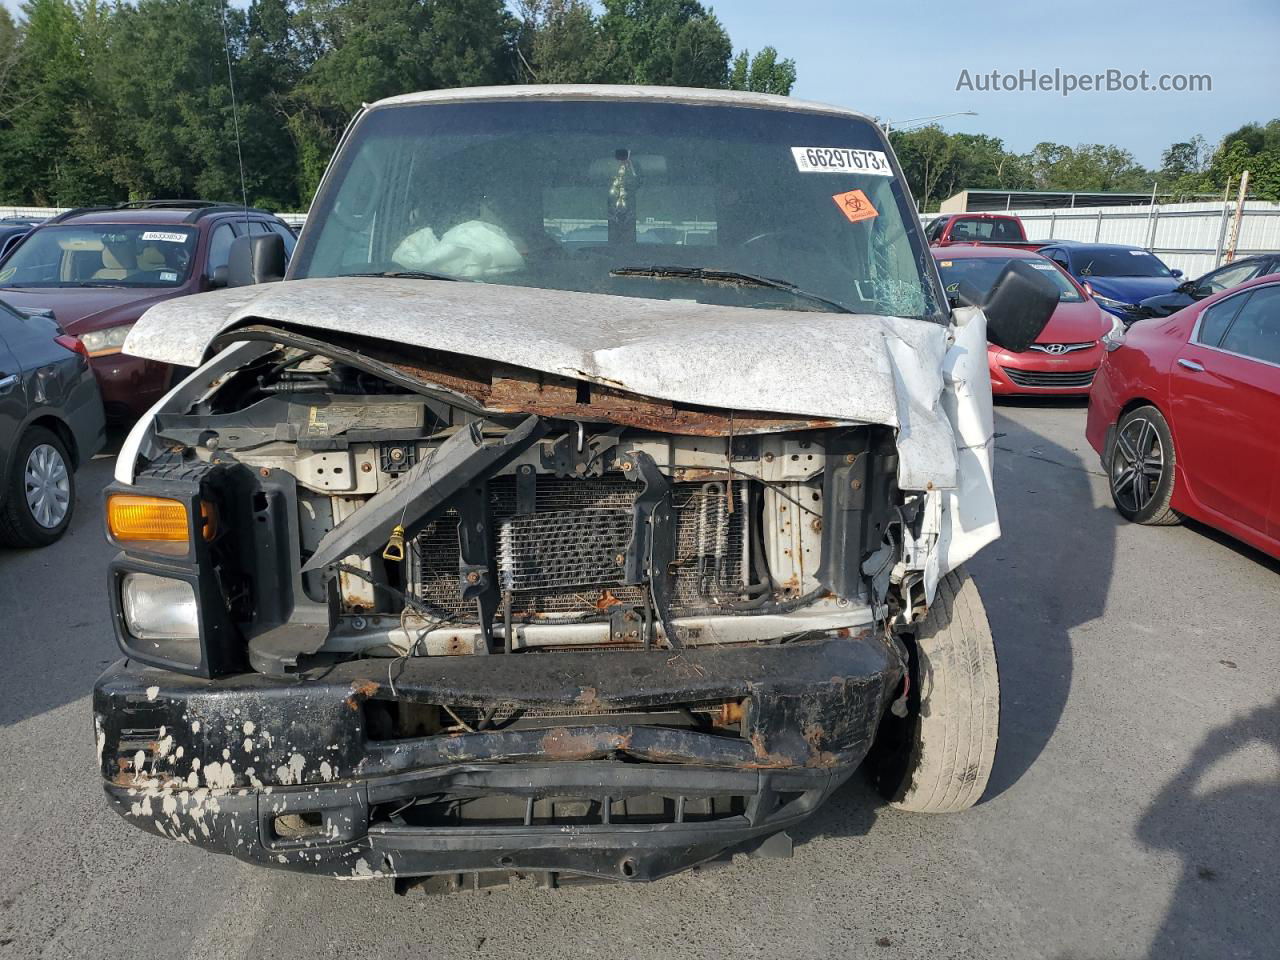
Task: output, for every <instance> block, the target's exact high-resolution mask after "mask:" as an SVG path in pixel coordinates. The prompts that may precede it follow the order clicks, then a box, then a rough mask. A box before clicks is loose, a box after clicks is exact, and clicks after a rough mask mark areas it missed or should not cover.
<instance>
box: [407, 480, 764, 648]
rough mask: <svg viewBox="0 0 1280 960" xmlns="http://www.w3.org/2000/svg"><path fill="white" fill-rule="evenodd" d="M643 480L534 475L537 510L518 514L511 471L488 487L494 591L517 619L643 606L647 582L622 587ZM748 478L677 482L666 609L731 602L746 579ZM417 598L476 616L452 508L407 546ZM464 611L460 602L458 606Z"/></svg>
mask: <svg viewBox="0 0 1280 960" xmlns="http://www.w3.org/2000/svg"><path fill="white" fill-rule="evenodd" d="M640 490H641V486H640V484H638V483H632V482H630V481H628V480H626V479H623V478H620V477H617V478H615V477H599V478H587V479H583V480H572V479H561V478H557V477H553V476H547V475H539V476H538V478H537V483H536V487H535V497H534V509H533V512H531V513H525V514H517V513H516V488H515V480H514V478H512V477H498V478H496V479H495V480H493V481H491V482H490V484H489V510H490V516H491V520H492V522H491V524H490V527H491V529H493V530H494V531H495V538H494V539H495V541H496V542H495V543H493V544H491V549H492V550H493V553H494V555H495V556H496V557H497V566H498V580H499V585H500V587H501V589H503V590H509V591H510V592H511V601H512V602H511V609H512V616H513V618H515V619H517V620H524V621H528V620H530V619H532V618H535V617H536V618H539V619H550V620H565V621H573V620H588V619H592V618H597V617H599V618H604V617H607V616H608V615H609V613H608V612H609V608H611V607H613V606H616V605H617V604H619V603H622V604H626V605H629V606H643V605H644V602H645V588H644V587H643V586H636V585H627V584H624V583H623V580H624V579H625V574H624V565H625V564H624V561H625V557H626V552H627V546H628V544H629V543H630V541H631V529H632V509H633V506H634V504H635V499H636V496H637V495H638V494H639V493H640ZM748 492H749V491H748V485H747V483H745V482H743V483H735V484H733V489H732V496H733V498H734V509H733V510H732V511H730V509H729V500H728V496H729V494H728V493H727V492H726V484H724V483H722V482H713V483H677V484H674V485H673V488H672V503H673V506H674V507H675V515H676V549H675V558H674V562H673V565H672V572H673V574H674V578H675V591H674V603H673V608H674V610H676V611H680V610H693V609H705V608H708V607H714V606H717V605H719V604H721V603H725V602H728V601H734V600H737V599H738V598H739V596H740V594H741V593H742V591H743V588H744V587H745V586H746V584H747V580H748V575H749V572H750V571H749V563H748V557H749V551H748V543H747V540H748V536H747V530H748V529H749V526H750V524H749V523H748V520H747V512H748V511H747V504H748V502H749V498H748ZM410 553H411V556H410V563H411V566H410V572H411V581H410V583H411V588H412V589H413V591H414V594H415V597H416V598H417V599H419V600H421V601H423V602H424V603H426V604H428V605H430V606H432V607H434V608H436V609H438V610H441V611H443V612H446V613H448V614H449V615H451V616H452V617H454V618H455V619H456V620H457V621H459V622H464V623H465V622H468V619H469V618H470V619H471V620H472V621H474V610H473V609H472V608H471V606H470V605H469V604H464V603H463V601H462V597H461V593H460V590H459V586H458V515H457V514H456V513H454V512H452V511H449V512H446V513H445V514H443V515H442V516H441V517H440V518H439V519H437V520H435V521H433V522H432V523H430V524H428V525H427V527H426V528H425V529H424V530H423V531H422V532H421V533H419V534H418V536H417V537H416V538H414V541H413V543H412V548H411V551H410ZM464 608H465V609H464Z"/></svg>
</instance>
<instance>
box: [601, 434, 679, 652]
mask: <svg viewBox="0 0 1280 960" xmlns="http://www.w3.org/2000/svg"><path fill="white" fill-rule="evenodd" d="M616 463H617V466H618V469H620V470H621V471H622V473H623V475H624V476H625V477H626V478H627V479H628V480H632V481H639V482H640V483H642V484H643V485H644V486H643V489H642V490H641V491H640V494H639V496H637V497H636V502H635V507H634V511H633V514H632V530H631V542H630V543H629V544H627V553H626V564H625V576H626V582H627V583H630V584H639V583H647V584H648V585H649V593H650V595H651V596H652V597H653V606H654V609H655V611H656V612H657V615H658V620H659V621H661V623H662V629H663V632H664V633H666V635H667V642H668V643H669V644H670V645H671V648H672V649H675V650H678V649H680V648H682V647H683V646H684V645H683V644H682V643H681V642H680V638H679V636H678V635H677V634H676V628H675V622H674V621H673V620H672V619H671V600H672V597H671V594H672V589H673V587H674V584H673V577H672V575H671V563H672V561H673V560H674V559H675V551H676V518H675V510H674V508H673V507H672V505H671V481H670V480H668V479H667V477H666V475H665V474H664V473H663V472H662V471H661V470H659V469H658V465H657V464H656V463H655V462H654V460H653V457H651V456H649V455H648V454H647V453H644V452H643V451H637V452H635V453H632V454H628V455H627V456H625V457H623V458H622V459H620V460H618V461H616ZM646 645H648V637H647V636H646Z"/></svg>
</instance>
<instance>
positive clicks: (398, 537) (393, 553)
mask: <svg viewBox="0 0 1280 960" xmlns="http://www.w3.org/2000/svg"><path fill="white" fill-rule="evenodd" d="M382 559H383V560H395V561H397V562H402V561H403V560H404V527H403V526H401V525H400V524H398V523H397V524H396V525H395V526H394V527H393V528H392V529H391V537H390V539H388V540H387V549H385V550H383V551H382Z"/></svg>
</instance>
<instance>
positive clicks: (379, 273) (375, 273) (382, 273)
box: [338, 270, 466, 281]
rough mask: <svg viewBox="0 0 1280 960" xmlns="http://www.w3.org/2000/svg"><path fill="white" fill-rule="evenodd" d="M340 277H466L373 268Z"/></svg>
mask: <svg viewBox="0 0 1280 960" xmlns="http://www.w3.org/2000/svg"><path fill="white" fill-rule="evenodd" d="M338 276H340V277H387V278H388V279H391V280H458V281H464V280H466V278H465V277H451V276H449V274H447V273H431V272H430V271H428V270H372V271H370V272H369V273H340V274H338Z"/></svg>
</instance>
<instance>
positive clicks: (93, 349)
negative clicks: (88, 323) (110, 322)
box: [80, 323, 133, 357]
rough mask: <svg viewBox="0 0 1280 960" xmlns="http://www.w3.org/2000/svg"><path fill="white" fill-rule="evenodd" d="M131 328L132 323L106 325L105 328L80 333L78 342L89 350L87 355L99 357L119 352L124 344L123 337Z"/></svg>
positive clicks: (127, 334)
mask: <svg viewBox="0 0 1280 960" xmlns="http://www.w3.org/2000/svg"><path fill="white" fill-rule="evenodd" d="M132 329H133V324H132V323H126V324H122V325H121V326H118V327H107V328H106V329H105V330H93V331H91V332H89V333H82V334H81V335H80V342H81V343H83V344H84V348H85V349H86V350H88V351H89V356H91V357H100V356H103V355H104V354H108V353H119V352H120V348H121V347H123V346H124V340H125V337H127V336H129V331H130V330H132Z"/></svg>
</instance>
